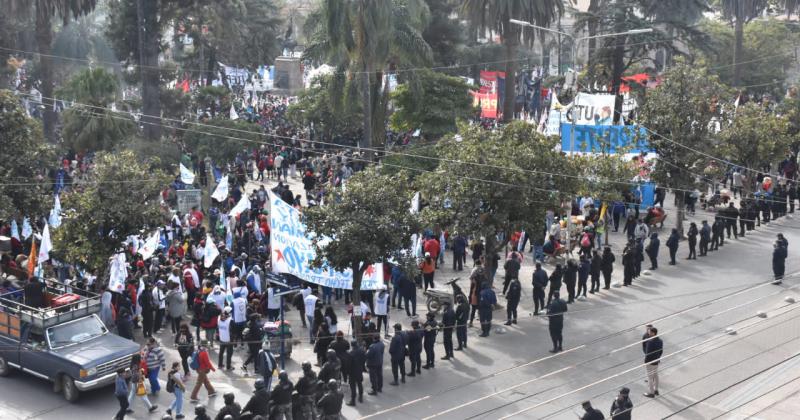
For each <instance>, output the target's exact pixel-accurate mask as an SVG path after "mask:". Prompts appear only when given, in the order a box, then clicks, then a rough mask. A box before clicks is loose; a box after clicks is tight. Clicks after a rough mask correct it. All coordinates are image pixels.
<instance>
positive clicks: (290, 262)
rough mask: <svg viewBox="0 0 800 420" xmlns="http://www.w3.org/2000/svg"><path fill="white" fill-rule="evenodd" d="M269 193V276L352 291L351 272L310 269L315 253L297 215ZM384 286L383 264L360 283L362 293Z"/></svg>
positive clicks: (278, 198)
mask: <svg viewBox="0 0 800 420" xmlns="http://www.w3.org/2000/svg"><path fill="white" fill-rule="evenodd" d="M268 193H269V201H270V206H271V208H270V246H271V247H272V255H271V259H272V272H273V273H287V274H292V275H294V276H297V277H299V278H301V279H303V280H305V281H308V282H311V283H316V284H320V285H323V286H327V287H333V288H338V289H348V290H350V289H352V288H353V272H352V270H347V271H345V272H338V271H333V270H331V269H329V268H312V267H311V266H310V264H311V261H312V260H314V258H315V257H316V253H315V252H314V247H313V246H312V244H311V238H309V237H308V235H307V234H306V225H305V224H304V223H303V222H301V221H300V213H299V212H298V211H297V209H295V208H294V207H292V206H290V205H288V204H286V202H285V201H283V200H281V199H280V197H278V196H276V195H275V194H273V193H272V192H271V191H268ZM383 284H384V282H383V264H373V265H371V266H369V267H368V268H367V269H366V271H365V272H364V277H363V279H362V280H361V290H377V289H378V288H379V287H380V286H382V285H383Z"/></svg>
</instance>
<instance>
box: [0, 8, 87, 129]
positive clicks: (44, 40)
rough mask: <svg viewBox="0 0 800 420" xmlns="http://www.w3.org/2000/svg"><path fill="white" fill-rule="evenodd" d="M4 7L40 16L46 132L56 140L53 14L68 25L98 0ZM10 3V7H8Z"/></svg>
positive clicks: (37, 39)
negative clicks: (52, 52) (52, 51)
mask: <svg viewBox="0 0 800 420" xmlns="http://www.w3.org/2000/svg"><path fill="white" fill-rule="evenodd" d="M3 3H5V4H3V5H2V6H4V9H6V10H10V11H11V12H12V14H17V15H20V16H27V15H28V14H29V13H34V16H35V19H36V43H37V45H38V51H39V54H40V55H39V79H40V82H41V85H40V87H39V91H40V92H41V93H42V103H43V105H44V124H43V125H44V136H45V138H47V139H48V140H49V141H51V142H52V141H54V140H55V138H54V135H55V134H54V133H55V120H56V115H55V112H53V106H52V105H53V100H52V98H53V89H54V85H53V57H52V56H51V54H50V52H51V48H52V43H53V18H55V17H60V18H61V21H62V23H63V24H64V25H66V24H68V23H69V22H70V20H72V19H77V18H78V17H80V16H83V15H87V14H89V13H91V12H92V11H93V10H94V8H95V6H97V0H34V1H31V0H3ZM6 7H7V8H6Z"/></svg>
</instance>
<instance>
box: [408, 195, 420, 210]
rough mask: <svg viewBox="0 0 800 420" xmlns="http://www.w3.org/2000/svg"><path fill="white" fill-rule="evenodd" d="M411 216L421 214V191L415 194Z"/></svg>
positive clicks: (412, 200)
mask: <svg viewBox="0 0 800 420" xmlns="http://www.w3.org/2000/svg"><path fill="white" fill-rule="evenodd" d="M408 211H409V212H411V214H417V213H419V191H417V193H416V194H414V197H413V198H412V199H411V208H410V209H408Z"/></svg>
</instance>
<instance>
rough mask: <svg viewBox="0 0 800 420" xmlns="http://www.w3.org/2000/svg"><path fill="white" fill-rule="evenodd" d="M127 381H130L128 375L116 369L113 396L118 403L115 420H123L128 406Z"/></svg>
mask: <svg viewBox="0 0 800 420" xmlns="http://www.w3.org/2000/svg"><path fill="white" fill-rule="evenodd" d="M128 379H130V375H128V372H126V371H125V369H122V368H120V369H117V376H116V378H115V379H114V396H115V397H117V401H118V402H119V411H117V414H116V415H115V416H114V419H115V420H124V419H125V413H126V412H127V411H128V407H129V406H130V404H129V403H128Z"/></svg>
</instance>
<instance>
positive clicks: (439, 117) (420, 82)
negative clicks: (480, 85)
mask: <svg viewBox="0 0 800 420" xmlns="http://www.w3.org/2000/svg"><path fill="white" fill-rule="evenodd" d="M471 88H473V87H472V86H470V85H468V84H467V83H466V82H464V81H463V80H462V79H460V78H457V77H452V76H447V75H445V74H442V73H436V72H434V71H431V70H423V71H420V72H418V74H417V78H415V79H414V80H412V81H409V82H408V83H405V84H403V85H401V86H399V87H398V88H397V91H395V92H394V93H393V94H392V99H393V100H394V104H395V106H396V109H395V111H394V113H393V114H392V117H391V125H392V128H394V129H395V130H400V131H408V130H414V129H417V128H419V129H420V130H421V131H422V134H423V135H425V136H426V137H430V138H438V137H441V136H443V135H444V134H446V133H451V132H453V131H455V129H456V122H457V121H459V120H465V119H467V118H469V117H471V116H472V115H473V112H474V110H473V108H472V97H471V96H470V93H469V91H470V89H471Z"/></svg>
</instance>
